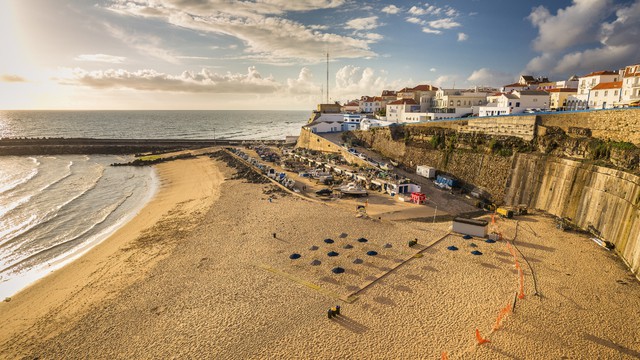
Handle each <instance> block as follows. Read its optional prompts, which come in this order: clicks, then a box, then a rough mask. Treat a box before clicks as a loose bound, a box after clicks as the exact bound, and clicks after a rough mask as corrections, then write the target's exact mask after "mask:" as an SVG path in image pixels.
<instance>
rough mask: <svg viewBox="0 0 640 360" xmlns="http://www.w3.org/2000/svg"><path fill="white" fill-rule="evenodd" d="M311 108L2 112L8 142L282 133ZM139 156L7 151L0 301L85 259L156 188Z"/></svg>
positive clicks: (0, 183) (0, 173)
mask: <svg viewBox="0 0 640 360" xmlns="http://www.w3.org/2000/svg"><path fill="white" fill-rule="evenodd" d="M308 116H309V112H304V111H0V138H21V137H65V138H72V137H84V138H87V137H89V138H103V139H113V138H129V139H138V138H140V139H213V138H216V139H256V140H258V139H278V140H281V139H284V137H285V136H286V135H298V134H299V132H300V127H301V126H302V125H303V124H304V123H305V122H306V119H307V118H308ZM131 159H132V157H131V156H117V155H90V156H87V155H64V156H59V155H57V156H45V155H42V156H30V157H18V156H4V157H2V156H0V300H1V299H4V298H5V297H9V296H12V295H13V294H15V293H17V292H18V291H20V290H21V289H23V288H24V287H25V286H27V285H28V284H30V283H32V282H34V281H36V280H38V279H39V278H42V277H43V276H46V275H47V274H48V273H50V272H51V271H54V270H56V269H58V268H60V267H62V266H64V265H65V264H67V263H69V262H70V261H73V260H75V259H77V258H78V257H79V256H81V255H82V254H84V253H85V252H86V251H88V250H89V249H90V248H91V247H93V246H95V245H96V244H97V243H99V242H100V241H102V240H103V239H105V238H107V237H108V236H109V235H110V234H112V233H113V232H114V231H115V230H117V229H118V228H119V227H121V226H122V225H124V224H125V223H126V222H127V221H129V220H130V219H132V218H133V217H134V216H135V215H136V214H137V212H138V211H140V210H141V209H142V208H143V207H144V205H145V204H146V203H147V202H148V201H149V200H150V199H151V198H152V197H153V195H154V194H155V192H156V190H157V187H158V180H157V178H156V175H155V172H154V170H153V168H150V167H149V168H147V167H144V168H139V167H112V166H109V164H111V163H114V162H127V161H129V160H131Z"/></svg>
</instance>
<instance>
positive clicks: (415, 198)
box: [411, 192, 427, 204]
mask: <svg viewBox="0 0 640 360" xmlns="http://www.w3.org/2000/svg"><path fill="white" fill-rule="evenodd" d="M426 201H427V195H425V194H424V193H419V192H412V193H411V202H414V203H416V204H424V203H425V202H426Z"/></svg>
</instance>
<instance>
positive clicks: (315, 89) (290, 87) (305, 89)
mask: <svg viewBox="0 0 640 360" xmlns="http://www.w3.org/2000/svg"><path fill="white" fill-rule="evenodd" d="M320 90H321V86H320V85H318V84H316V83H315V82H314V81H313V74H312V73H311V70H309V69H308V68H306V67H303V68H302V69H301V70H300V73H299V74H298V78H297V79H287V91H288V92H289V93H291V94H296V95H316V94H319V93H320Z"/></svg>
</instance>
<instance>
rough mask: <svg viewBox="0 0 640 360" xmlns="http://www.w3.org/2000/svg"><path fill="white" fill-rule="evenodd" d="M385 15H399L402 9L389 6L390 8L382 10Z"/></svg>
mask: <svg viewBox="0 0 640 360" xmlns="http://www.w3.org/2000/svg"><path fill="white" fill-rule="evenodd" d="M381 11H382V12H383V13H387V14H392V15H393V14H397V13H399V12H400V11H401V9H400V8H399V7H397V6H395V5H389V6H385V7H383V8H382V10H381Z"/></svg>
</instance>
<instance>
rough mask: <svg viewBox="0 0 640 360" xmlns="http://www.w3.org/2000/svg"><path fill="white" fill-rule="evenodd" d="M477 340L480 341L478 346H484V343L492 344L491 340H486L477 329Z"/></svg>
mask: <svg viewBox="0 0 640 360" xmlns="http://www.w3.org/2000/svg"><path fill="white" fill-rule="evenodd" d="M476 340H477V341H478V345H482V344H484V343H488V342H491V341H489V339H485V338H483V337H482V336H480V330H478V329H476Z"/></svg>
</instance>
